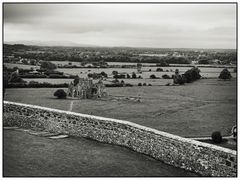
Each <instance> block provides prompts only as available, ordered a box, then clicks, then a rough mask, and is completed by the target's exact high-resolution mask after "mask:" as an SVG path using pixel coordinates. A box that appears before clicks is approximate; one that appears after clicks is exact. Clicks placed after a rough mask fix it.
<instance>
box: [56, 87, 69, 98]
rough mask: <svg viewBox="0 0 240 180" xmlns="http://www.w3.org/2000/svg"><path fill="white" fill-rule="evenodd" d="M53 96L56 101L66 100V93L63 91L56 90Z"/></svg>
mask: <svg viewBox="0 0 240 180" xmlns="http://www.w3.org/2000/svg"><path fill="white" fill-rule="evenodd" d="M53 95H54V96H56V97H57V98H58V99H66V97H67V93H66V92H65V91H64V90H63V89H58V90H57V91H55V93H54V94H53Z"/></svg>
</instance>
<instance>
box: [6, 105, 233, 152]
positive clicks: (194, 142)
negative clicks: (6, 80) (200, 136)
mask: <svg viewBox="0 0 240 180" xmlns="http://www.w3.org/2000/svg"><path fill="white" fill-rule="evenodd" d="M3 102H4V104H12V105H18V106H25V107H31V108H35V109H41V110H46V111H52V112H57V113H61V114H68V115H75V116H81V117H86V118H93V119H98V120H102V121H110V122H116V123H120V124H126V125H129V126H132V127H135V128H138V129H141V130H145V131H148V132H152V133H155V134H158V135H161V136H164V137H167V138H171V139H174V140H177V141H182V142H186V143H189V144H194V145H196V146H202V147H206V148H211V149H214V150H218V151H223V152H225V153H229V154H232V155H234V156H236V155H237V151H235V150H231V149H228V148H224V147H220V146H217V145H213V144H208V143H204V142H200V141H196V140H193V139H188V138H184V137H181V136H178V135H173V134H170V133H167V132H163V131H159V130H156V129H153V128H149V127H146V126H142V125H139V124H136V123H133V122H129V121H126V120H119V119H112V118H106V117H100V116H94V115H88V114H82V113H76V112H70V111H64V110H59V109H52V108H47V107H42V106H37V105H31V104H23V103H17V102H10V101H3Z"/></svg>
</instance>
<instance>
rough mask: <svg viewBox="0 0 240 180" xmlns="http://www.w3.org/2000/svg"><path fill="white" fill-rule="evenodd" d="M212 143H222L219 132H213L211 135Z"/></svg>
mask: <svg viewBox="0 0 240 180" xmlns="http://www.w3.org/2000/svg"><path fill="white" fill-rule="evenodd" d="M212 141H213V142H215V143H221V142H222V135H221V133H220V132H219V131H215V132H213V133H212Z"/></svg>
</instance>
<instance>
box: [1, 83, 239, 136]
mask: <svg viewBox="0 0 240 180" xmlns="http://www.w3.org/2000/svg"><path fill="white" fill-rule="evenodd" d="M106 90H107V92H108V94H109V97H108V98H106V99H102V100H74V103H73V109H72V111H74V112H81V113H86V114H92V115H98V116H104V117H110V118H117V119H122V120H127V121H131V122H135V123H138V124H141V125H144V126H148V127H151V128H155V129H158V130H162V131H166V132H169V133H173V134H177V135H181V136H185V137H198V136H210V135H211V133H212V132H213V131H221V133H222V134H223V135H227V134H229V133H230V131H231V128H232V126H233V125H235V124H236V113H237V111H236V79H232V80H231V81H220V80H217V79H202V80H199V81H196V82H194V83H191V84H186V85H184V86H146V87H144V86H142V87H138V86H135V87H124V88H107V89H106ZM55 91H56V89H54V88H41V89H34V88H32V89H7V90H6V97H5V99H6V100H9V101H15V102H22V103H27V104H36V105H40V106H46V107H51V108H56V109H62V110H68V109H69V106H70V103H71V101H72V100H70V99H67V100H59V99H55V98H54V97H53V93H54V92H55ZM114 96H124V97H129V96H141V98H142V101H141V102H133V101H128V100H116V99H115V98H111V97H114Z"/></svg>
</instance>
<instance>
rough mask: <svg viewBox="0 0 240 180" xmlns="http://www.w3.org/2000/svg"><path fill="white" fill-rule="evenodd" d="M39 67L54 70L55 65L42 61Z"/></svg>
mask: <svg viewBox="0 0 240 180" xmlns="http://www.w3.org/2000/svg"><path fill="white" fill-rule="evenodd" d="M40 68H41V69H46V70H54V69H56V68H57V66H56V65H55V64H53V63H51V62H48V61H43V62H42V63H41V66H40Z"/></svg>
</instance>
